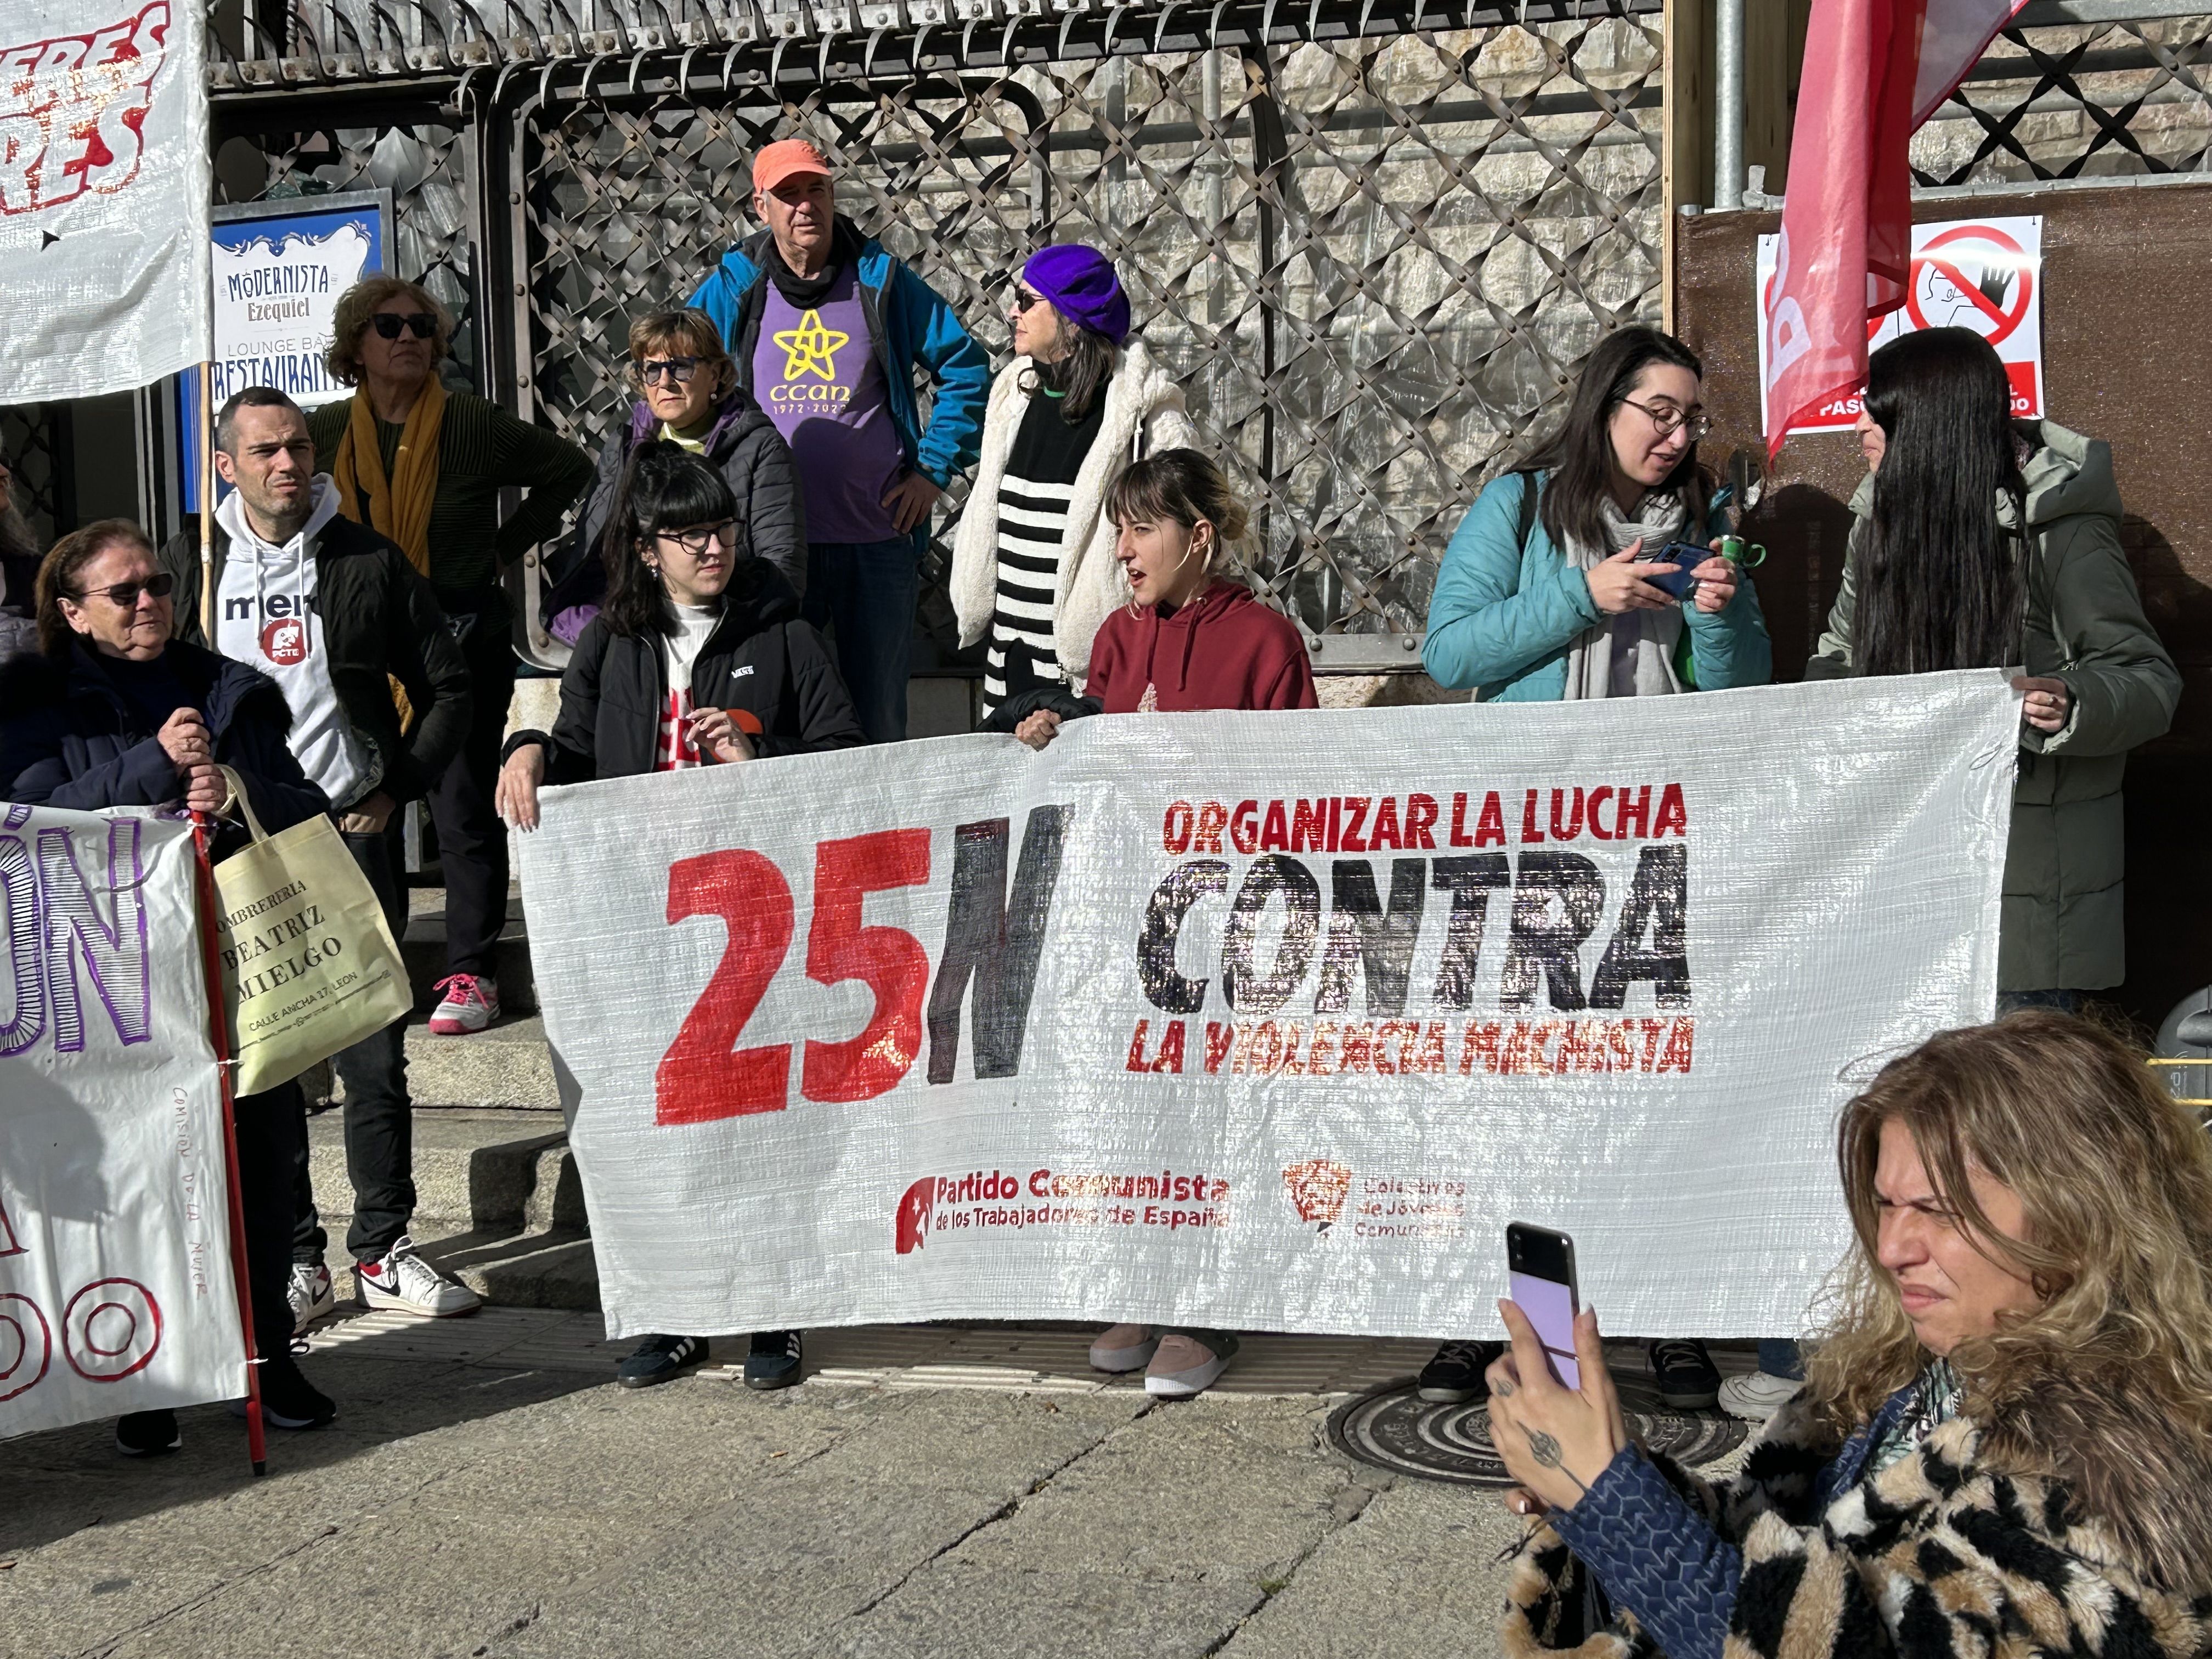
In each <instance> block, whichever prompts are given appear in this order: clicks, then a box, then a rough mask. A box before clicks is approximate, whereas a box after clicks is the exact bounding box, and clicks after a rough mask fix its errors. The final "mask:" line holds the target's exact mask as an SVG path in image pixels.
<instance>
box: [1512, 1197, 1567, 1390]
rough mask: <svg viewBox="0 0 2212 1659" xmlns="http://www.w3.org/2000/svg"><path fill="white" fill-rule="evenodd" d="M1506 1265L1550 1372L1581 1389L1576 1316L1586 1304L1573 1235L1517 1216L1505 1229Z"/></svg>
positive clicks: (1516, 1302)
mask: <svg viewBox="0 0 2212 1659" xmlns="http://www.w3.org/2000/svg"><path fill="white" fill-rule="evenodd" d="M1505 1266H1506V1273H1507V1282H1508V1284H1509V1285H1510V1286H1511V1287H1512V1297H1513V1301H1514V1305H1516V1307H1518V1308H1519V1309H1520V1310H1521V1311H1522V1313H1524V1314H1526V1315H1528V1322H1529V1323H1530V1324H1531V1325H1534V1327H1535V1328H1536V1336H1537V1340H1540V1341H1541V1342H1542V1343H1543V1345H1544V1356H1545V1358H1547V1359H1549V1360H1550V1361H1551V1362H1552V1374H1553V1376H1557V1377H1558V1378H1559V1381H1560V1382H1561V1383H1565V1385H1566V1386H1567V1387H1568V1388H1570V1389H1580V1388H1581V1387H1582V1385H1583V1373H1582V1367H1581V1366H1580V1365H1579V1364H1577V1363H1576V1361H1575V1316H1576V1315H1577V1313H1579V1312H1580V1311H1581V1310H1582V1299H1581V1295H1580V1292H1579V1291H1577V1288H1576V1284H1575V1241H1574V1240H1573V1239H1571V1238H1570V1237H1567V1236H1566V1234H1565V1233H1563V1232H1557V1231H1553V1229H1552V1228H1549V1227H1539V1226H1536V1225H1533V1224H1531V1223H1529V1222H1526V1221H1516V1222H1514V1223H1513V1224H1511V1225H1510V1226H1508V1227H1507V1228H1506V1229H1505Z"/></svg>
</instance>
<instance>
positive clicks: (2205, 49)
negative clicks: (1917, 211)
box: [1912, 0, 2212, 185]
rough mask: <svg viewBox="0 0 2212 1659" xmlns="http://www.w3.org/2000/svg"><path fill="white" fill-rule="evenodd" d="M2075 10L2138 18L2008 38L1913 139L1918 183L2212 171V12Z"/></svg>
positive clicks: (2032, 30) (2029, 30)
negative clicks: (2132, 15)
mask: <svg viewBox="0 0 2212 1659" xmlns="http://www.w3.org/2000/svg"><path fill="white" fill-rule="evenodd" d="M2039 9H2040V8H2037V7H2031V8H2030V9H2028V11H2027V13H2026V14H2024V15H2026V16H2027V17H2029V18H2031V19H2033V18H2034V17H2035V16H2036V15H2037V13H2038V11H2039ZM2076 9H2078V10H2081V11H2085V12H2087V11H2091V10H2097V11H2105V10H2109V11H2112V12H2122V11H2126V12H2133V13H2136V14H2138V15H2136V16H2134V17H2132V18H2125V19H2123V18H2114V19H2113V20H2112V21H2096V22H2069V23H2060V24H2053V25H2047V26H2039V27H2025V28H2015V29H2008V30H2006V31H2005V33H2003V34H2002V35H2001V36H1999V37H1998V39H1997V40H1996V41H1995V42H1994V43H1993V44H1992V45H1991V46H1990V50H1989V52H1987V53H1986V54H1985V55H1984V57H1983V58H1982V61H1981V62H1980V63H1978V64H1976V65H1975V66H1974V68H1973V70H1972V72H1971V73H1970V74H1969V75H1968V76H1967V77H1966V81H1965V82H1964V83H1963V84H1962V85H1961V86H1960V88H1959V90H1958V91H1957V92H1956V93H1955V94H1953V96H1952V98H1951V100H1950V101H1949V102H1948V104H1946V105H1945V106H1943V108H1942V111H1941V112H1939V113H1938V114H1937V116H1936V118H1935V119H1933V120H1931V121H1929V123H1928V124H1927V125H1925V126H1923V128H1922V129H1921V130H1920V131H1919V132H1918V133H1917V134H1916V135H1915V136H1914V138H1913V141H1912V169H1913V175H1914V178H1915V179H1916V181H1917V182H1918V183H1919V184H1921V185H1965V184H1971V183H1982V182H1998V181H2002V182H2007V183H2020V182H2026V181H2028V180H2033V179H2080V178H2097V177H2112V176H2124V175H2127V174H2147V173H2208V172H2212V90H2208V82H2212V8H2208V7H2191V8H2189V9H2186V10H2185V9H2184V8H2182V7H2179V6H2175V5H2172V4H2170V3H2167V4H2161V3H2159V0H2144V3H2140V4H2136V5H2132V6H2118V5H2115V6H2111V7H2104V6H2099V7H2094V8H2092V7H2087V6H2083V7H2077V8H2076ZM2154 13H2156V14H2172V15H2150V14H2154Z"/></svg>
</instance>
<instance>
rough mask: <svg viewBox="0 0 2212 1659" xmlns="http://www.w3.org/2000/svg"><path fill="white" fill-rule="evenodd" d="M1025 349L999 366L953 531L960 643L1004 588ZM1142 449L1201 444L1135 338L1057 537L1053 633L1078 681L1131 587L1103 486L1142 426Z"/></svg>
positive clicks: (1117, 370)
mask: <svg viewBox="0 0 2212 1659" xmlns="http://www.w3.org/2000/svg"><path fill="white" fill-rule="evenodd" d="M1029 367H1030V360H1029V359H1028V358H1027V357H1017V358H1015V359H1014V361H1013V362H1011V363H1009V364H1007V365H1006V368H1003V369H1001V370H1000V371H999V377H998V379H997V380H994V382H993V383H992V386H991V402H990V406H989V408H988V409H987V410H986V411H985V413H984V416H983V454H982V459H981V463H980V464H979V465H978V466H977V468H976V470H975V488H974V489H971V490H970V491H969V494H968V505H967V506H966V507H965V508H963V510H962V512H961V514H960V524H959V527H958V528H957V530H956V531H954V532H953V537H952V582H951V588H952V608H953V610H954V611H955V612H956V613H957V615H958V617H959V618H960V643H961V644H962V645H963V646H969V645H973V644H975V641H978V640H980V639H981V638H982V637H983V636H984V635H986V634H987V633H989V632H990V631H991V616H992V613H993V611H994V610H995V609H996V608H997V605H998V593H999V484H1000V480H1002V479H1003V478H1004V477H1006V457H1007V456H1008V455H1010V454H1011V453H1012V452H1013V447H1014V435H1015V434H1016V433H1017V432H1018V431H1020V430H1021V424H1022V417H1023V416H1024V415H1025V414H1027V413H1028V412H1029V406H1030V394H1029V393H1028V392H1024V390H1023V389H1022V376H1023V375H1024V373H1026V372H1027V370H1028V368H1029ZM1140 425H1141V426H1142V428H1143V429H1144V437H1145V442H1144V453H1146V454H1147V455H1152V454H1157V453H1159V452H1160V451H1161V450H1163V449H1178V448H1196V447H1198V428H1196V427H1194V426H1193V425H1192V424H1191V422H1190V416H1188V415H1187V414H1185V413H1184V412H1183V406H1182V387H1180V386H1176V384H1175V383H1174V382H1173V381H1172V380H1170V379H1169V378H1168V376H1167V374H1166V372H1165V371H1164V370H1163V369H1160V368H1157V367H1156V366H1155V365H1154V364H1153V362H1152V356H1151V354H1150V353H1148V352H1147V351H1146V349H1145V348H1144V347H1143V346H1142V345H1141V344H1140V343H1138V342H1136V341H1134V340H1132V341H1131V342H1130V343H1128V344H1127V345H1126V346H1124V347H1122V349H1121V352H1120V353H1119V354H1118V361H1117V362H1115V366H1114V378H1113V379H1112V380H1110V381H1109V382H1108V383H1107V386H1106V412H1105V414H1104V416H1103V419H1102V421H1101V423H1100V425H1099V428H1098V436H1097V439H1095V440H1094V441H1092V443H1091V453H1089V454H1088V455H1086V456H1085V457H1084V460H1083V470H1082V471H1080V472H1079V473H1078V474H1077V475H1076V478H1075V494H1074V495H1073V497H1072V498H1071V499H1070V501H1069V502H1068V507H1067V529H1066V532H1065V533H1064V534H1063V535H1062V536H1061V538H1060V581H1059V586H1057V588H1056V589H1055V590H1054V593H1053V599H1052V635H1053V645H1054V652H1055V653H1056V654H1057V655H1058V657H1059V659H1060V671H1061V672H1063V673H1065V674H1066V676H1067V678H1068V683H1069V684H1072V685H1076V686H1080V685H1081V684H1083V682H1084V680H1085V678H1086V677H1087V676H1088V675H1089V673H1090V671H1091V639H1092V637H1093V636H1094V635H1097V632H1098V629H1099V627H1100V625H1101V624H1103V623H1104V622H1105V620H1106V615H1107V612H1109V611H1111V610H1112V609H1113V608H1114V607H1115V605H1119V604H1121V602H1122V601H1123V600H1124V599H1127V597H1128V595H1127V588H1126V586H1125V585H1124V582H1123V579H1122V576H1121V567H1120V566H1119V565H1117V564H1116V563H1115V561H1114V525H1113V521H1112V520H1109V519H1108V518H1107V516H1106V511H1105V508H1106V491H1107V489H1109V487H1110V486H1111V485H1112V483H1113V482H1114V480H1115V478H1116V477H1119V476H1120V474H1121V469H1122V468H1123V467H1125V466H1127V465H1128V463H1129V460H1130V457H1131V454H1132V452H1133V447H1134V441H1135V439H1136V436H1137V432H1138V428H1139V426H1140Z"/></svg>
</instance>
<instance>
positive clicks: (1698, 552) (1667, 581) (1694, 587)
mask: <svg viewBox="0 0 2212 1659" xmlns="http://www.w3.org/2000/svg"><path fill="white" fill-rule="evenodd" d="M1712 556H1713V553H1712V550H1711V548H1708V547H1699V545H1698V544H1696V543H1695V542H1668V544H1666V545H1665V546H1663V547H1658V548H1650V547H1647V548H1645V549H1644V550H1643V551H1642V552H1640V553H1638V555H1637V556H1636V557H1635V560H1634V561H1633V562H1635V563H1637V564H1671V565H1675V566H1678V567H1680V568H1677V569H1674V570H1669V571H1664V572H1662V573H1660V574H1656V575H1653V574H1646V573H1645V572H1644V571H1641V570H1639V571H1638V572H1637V573H1636V574H1637V575H1638V577H1639V578H1641V579H1642V580H1644V581H1647V582H1650V584H1651V586H1654V587H1656V588H1657V589H1658V590H1659V591H1660V592H1662V593H1667V594H1671V595H1672V596H1673V597H1674V598H1675V599H1680V601H1682V603H1683V604H1685V605H1687V604H1688V603H1689V602H1690V601H1691V600H1692V599H1694V598H1696V597H1697V592H1698V579H1697V578H1696V577H1695V576H1693V575H1692V574H1690V573H1691V572H1692V571H1693V570H1695V569H1696V568H1698V567H1699V565H1701V564H1703V563H1704V562H1705V561H1706V560H1707V559H1710V558H1711V557H1712Z"/></svg>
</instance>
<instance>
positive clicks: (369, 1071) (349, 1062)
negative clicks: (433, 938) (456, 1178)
mask: <svg viewBox="0 0 2212 1659" xmlns="http://www.w3.org/2000/svg"><path fill="white" fill-rule="evenodd" d="M397 823H398V814H397V813H395V814H393V826H392V828H388V829H386V832H385V833H384V834H382V835H377V836H346V837H344V840H345V844H346V851H347V852H349V853H350V854H353V861H354V862H355V863H356V864H357V865H359V866H361V872H362V875H364V876H366V877H367V878H368V884H369V886H370V888H371V889H372V890H374V892H375V894H376V902H378V903H379V904H380V905H381V906H383V907H384V920H385V921H386V924H387V925H388V926H389V927H391V929H392V938H393V939H404V937H405V936H406V933H407V900H406V896H405V895H404V893H403V892H402V890H401V889H400V886H399V880H398V876H397V874H396V873H395V872H396V870H397V867H398V866H397V860H395V859H394V858H393V856H392V842H393V840H394V837H395V836H396V833H397V828H396V827H397ZM331 1069H332V1070H334V1071H336V1072H337V1074H338V1080H339V1081H340V1082H341V1083H343V1084H344V1085H345V1108H344V1110H345V1148H346V1175H347V1176H348V1178H349V1180H350V1181H351V1182H352V1183H353V1225H351V1226H349V1227H348V1228H347V1229H346V1250H347V1252H348V1253H349V1255H352V1257H353V1259H354V1260H355V1261H379V1260H381V1259H382V1258H383V1256H384V1255H386V1254H387V1253H388V1252H389V1251H390V1250H391V1249H392V1246H393V1245H394V1244H395V1243H398V1240H399V1236H400V1235H401V1234H402V1233H404V1232H405V1231H407V1224H408V1222H409V1221H410V1219H411V1218H413V1216H414V1214H415V1109H414V1105H413V1103H411V1102H410V1100H409V1099H408V1097H407V1023H406V1022H405V1021H404V1020H395V1021H394V1022H392V1024H389V1025H387V1026H386V1027H385V1028H384V1029H383V1030H380V1031H379V1032H377V1033H376V1035H375V1036H369V1037H364V1038H362V1041H360V1042H356V1043H355V1044H354V1045H353V1047H352V1048H347V1049H343V1050H342V1051H341V1052H340V1053H338V1054H335V1055H333V1056H332V1057H331ZM293 1190H294V1193H295V1200H294V1201H295V1206H296V1207H295V1216H294V1224H293V1231H292V1260H294V1261H321V1260H322V1259H323V1251H324V1249H325V1247H326V1246H327V1245H328V1243H329V1242H330V1240H329V1237H328V1235H326V1234H325V1232H324V1231H323V1221H322V1218H321V1216H319V1215H318V1214H317V1213H316V1212H315V1189H314V1184H313V1182H312V1181H311V1180H310V1179H309V1178H308V1174H307V1137H306V1136H305V1135H304V1134H303V1135H301V1137H300V1151H299V1159H298V1164H297V1166H296V1169H295V1174H294V1178H293Z"/></svg>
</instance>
